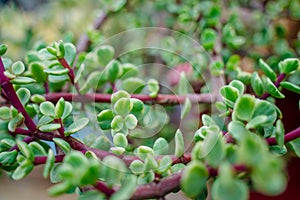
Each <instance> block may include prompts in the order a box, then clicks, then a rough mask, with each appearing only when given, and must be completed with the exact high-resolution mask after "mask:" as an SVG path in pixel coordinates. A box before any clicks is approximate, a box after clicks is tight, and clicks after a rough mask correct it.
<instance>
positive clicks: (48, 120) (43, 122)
mask: <svg viewBox="0 0 300 200" xmlns="http://www.w3.org/2000/svg"><path fill="white" fill-rule="evenodd" d="M53 120H54V118H53V117H49V116H42V117H41V118H40V119H39V121H38V123H37V126H38V127H40V126H42V125H46V124H49V123H51V122H52V121H53Z"/></svg>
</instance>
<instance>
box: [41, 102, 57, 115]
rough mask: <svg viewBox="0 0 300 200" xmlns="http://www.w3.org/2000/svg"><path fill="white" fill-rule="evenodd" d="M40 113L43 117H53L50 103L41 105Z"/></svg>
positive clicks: (53, 111)
mask: <svg viewBox="0 0 300 200" xmlns="http://www.w3.org/2000/svg"><path fill="white" fill-rule="evenodd" d="M40 111H41V113H42V114H43V115H45V116H51V117H54V116H55V106H54V104H53V103H52V102H50V101H46V102H43V103H41V105H40Z"/></svg>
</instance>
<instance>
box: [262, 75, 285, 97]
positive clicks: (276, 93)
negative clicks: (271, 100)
mask: <svg viewBox="0 0 300 200" xmlns="http://www.w3.org/2000/svg"><path fill="white" fill-rule="evenodd" d="M265 85H266V90H267V92H268V93H269V94H270V95H272V96H273V97H275V98H278V99H283V98H284V97H285V96H284V94H282V93H281V92H280V91H279V89H278V88H277V87H276V86H275V85H274V83H273V82H272V81H271V80H270V79H269V78H266V81H265Z"/></svg>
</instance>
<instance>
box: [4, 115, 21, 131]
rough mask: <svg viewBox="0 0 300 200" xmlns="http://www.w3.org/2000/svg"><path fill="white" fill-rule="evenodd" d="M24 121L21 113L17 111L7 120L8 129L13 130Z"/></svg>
mask: <svg viewBox="0 0 300 200" xmlns="http://www.w3.org/2000/svg"><path fill="white" fill-rule="evenodd" d="M23 122H24V117H23V115H22V114H21V113H18V114H17V115H16V116H15V117H14V118H12V119H11V120H10V121H9V122H8V130H9V131H11V132H15V130H16V128H17V127H19V126H21V125H22V124H23Z"/></svg>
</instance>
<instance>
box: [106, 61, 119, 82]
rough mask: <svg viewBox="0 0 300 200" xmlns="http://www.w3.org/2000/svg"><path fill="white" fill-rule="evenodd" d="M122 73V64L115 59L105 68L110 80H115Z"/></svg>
mask: <svg viewBox="0 0 300 200" xmlns="http://www.w3.org/2000/svg"><path fill="white" fill-rule="evenodd" d="M122 73H123V68H122V64H121V63H120V62H119V61H117V60H112V61H111V62H110V63H108V65H107V66H106V68H105V74H106V76H107V78H108V80H109V81H110V82H115V80H116V79H117V78H119V77H120V76H121V75H122Z"/></svg>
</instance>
